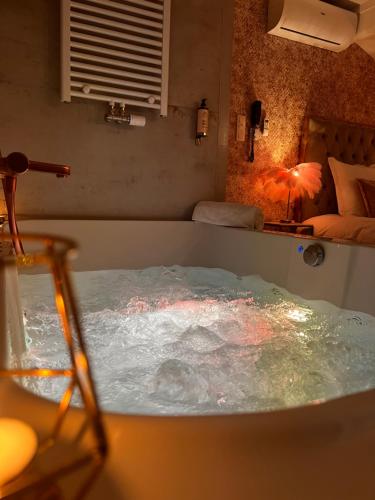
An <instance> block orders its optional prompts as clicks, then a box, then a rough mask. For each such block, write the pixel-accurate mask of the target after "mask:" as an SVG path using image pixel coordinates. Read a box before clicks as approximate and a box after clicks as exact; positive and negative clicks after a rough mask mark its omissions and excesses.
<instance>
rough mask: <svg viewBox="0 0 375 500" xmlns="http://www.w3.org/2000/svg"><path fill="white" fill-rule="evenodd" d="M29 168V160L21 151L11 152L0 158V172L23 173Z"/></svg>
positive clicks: (5, 173) (4, 173)
mask: <svg viewBox="0 0 375 500" xmlns="http://www.w3.org/2000/svg"><path fill="white" fill-rule="evenodd" d="M28 168H29V160H28V159H27V157H26V156H25V155H24V154H23V153H11V154H10V155H8V156H7V157H6V158H0V174H2V175H10V176H14V175H18V174H23V173H24V172H26V171H27V170H28Z"/></svg>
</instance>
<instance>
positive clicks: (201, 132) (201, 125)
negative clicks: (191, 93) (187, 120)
mask: <svg viewBox="0 0 375 500" xmlns="http://www.w3.org/2000/svg"><path fill="white" fill-rule="evenodd" d="M209 116H210V112H209V111H208V107H207V99H202V102H201V104H200V106H199V108H198V112H197V133H196V136H195V144H197V145H199V144H201V142H202V138H203V137H207V135H208V119H209Z"/></svg>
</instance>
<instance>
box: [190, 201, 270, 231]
mask: <svg viewBox="0 0 375 500" xmlns="http://www.w3.org/2000/svg"><path fill="white" fill-rule="evenodd" d="M192 220H194V221H197V222H206V223H207V224H215V225H217V226H229V227H245V228H247V229H250V230H262V229H263V225H264V215H263V212H262V210H261V209H260V208H258V207H252V206H250V205H241V204H240V203H227V202H218V201H200V202H199V203H197V205H196V206H195V208H194V212H193V217H192Z"/></svg>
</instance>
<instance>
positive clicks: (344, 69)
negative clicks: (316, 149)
mask: <svg viewBox="0 0 375 500" xmlns="http://www.w3.org/2000/svg"><path fill="white" fill-rule="evenodd" d="M267 5H268V0H251V1H250V2H249V1H248V0H236V1H235V19H234V45H233V63H232V83H231V94H232V96H231V113H230V133H229V151H230V153H229V165H228V179H227V194H226V197H227V199H228V200H230V201H238V202H242V203H250V204H256V205H259V206H261V207H263V209H264V210H265V213H266V216H267V218H279V217H285V211H284V208H285V207H284V206H283V205H280V204H272V203H270V202H269V201H268V200H266V199H264V197H263V193H262V190H261V188H260V187H259V186H258V185H257V179H258V176H259V173H260V172H261V170H262V169H263V168H267V167H272V166H277V165H279V164H283V165H287V166H292V165H294V164H296V162H297V159H298V148H299V142H300V135H301V129H302V123H303V118H304V116H305V115H306V114H312V115H315V116H320V117H323V118H332V119H336V120H344V121H349V122H354V123H360V124H367V125H375V61H374V60H373V59H372V58H371V57H370V56H368V55H367V54H366V53H365V52H364V51H363V50H362V49H361V48H359V47H358V46H357V45H353V46H351V47H350V48H349V49H347V50H346V51H344V52H342V53H339V54H335V53H333V52H328V51H325V50H322V49H318V48H314V47H310V46H307V45H302V44H299V43H295V42H291V41H289V40H284V39H282V38H277V37H274V36H270V35H267V34H266V24H267ZM255 99H260V100H261V101H262V102H263V104H264V107H265V109H266V112H267V117H268V118H269V119H270V134H269V137H268V138H262V139H260V140H259V141H258V142H257V143H256V146H255V158H256V161H255V162H254V163H253V164H251V163H248V162H247V161H246V155H247V151H248V146H247V144H246V145H244V144H243V143H237V142H236V141H235V133H236V116H237V113H247V112H248V110H249V106H250V104H251V102H252V101H253V100H255Z"/></svg>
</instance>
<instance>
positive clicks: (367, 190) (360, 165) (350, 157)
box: [295, 118, 375, 245]
mask: <svg viewBox="0 0 375 500" xmlns="http://www.w3.org/2000/svg"><path fill="white" fill-rule="evenodd" d="M300 161H301V162H307V161H314V162H319V163H320V164H321V165H322V189H321V191H320V192H319V193H318V194H317V195H316V196H315V198H314V199H312V200H310V199H308V198H306V199H303V200H300V202H299V203H298V204H297V205H296V207H295V218H296V220H299V221H303V222H304V223H306V224H311V225H312V226H313V227H314V236H317V237H325V238H332V239H338V240H351V241H354V242H357V243H360V244H364V245H375V127H367V126H362V125H353V124H348V123H344V122H332V121H327V120H323V119H321V118H308V119H307V120H306V122H305V125H304V130H303V134H302V143H301V154H300Z"/></svg>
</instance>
